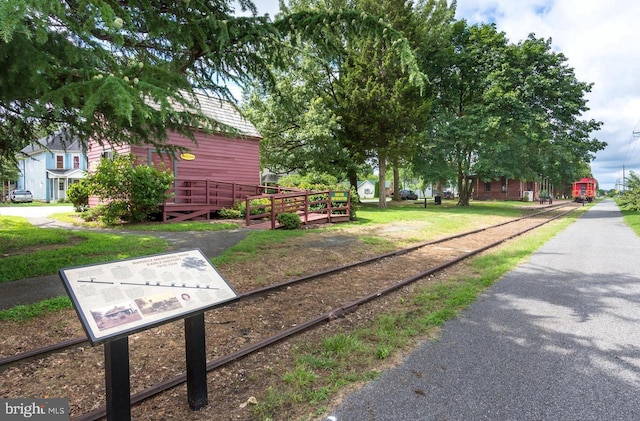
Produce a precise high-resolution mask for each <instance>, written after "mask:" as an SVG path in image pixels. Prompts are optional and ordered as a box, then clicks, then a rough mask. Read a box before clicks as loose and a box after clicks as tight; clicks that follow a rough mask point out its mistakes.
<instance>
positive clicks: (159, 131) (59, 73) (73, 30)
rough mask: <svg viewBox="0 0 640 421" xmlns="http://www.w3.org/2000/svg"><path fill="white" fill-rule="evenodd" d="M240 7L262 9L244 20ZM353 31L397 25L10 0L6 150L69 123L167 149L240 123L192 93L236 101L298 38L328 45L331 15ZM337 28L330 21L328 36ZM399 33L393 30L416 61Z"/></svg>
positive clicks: (168, 6) (0, 57)
mask: <svg viewBox="0 0 640 421" xmlns="http://www.w3.org/2000/svg"><path fill="white" fill-rule="evenodd" d="M235 4H237V5H239V7H240V8H242V9H244V10H248V11H250V12H251V13H252V14H251V16H248V17H244V16H237V14H236V11H235V6H234V5H235ZM322 19H324V20H325V21H326V20H327V19H333V20H332V22H333V21H336V22H342V23H343V24H342V26H341V27H340V28H334V30H336V31H337V30H344V31H346V32H348V33H364V32H367V31H368V32H377V33H378V36H382V31H383V29H384V28H386V26H385V25H381V24H380V23H378V22H377V21H375V20H373V19H367V18H366V17H361V16H360V15H359V14H358V13H355V12H351V13H347V12H345V13H344V14H343V16H341V17H340V19H337V17H336V16H332V15H325V16H322V15H319V14H309V13H302V14H297V15H293V16H286V17H283V19H281V20H280V21H275V22H272V21H271V20H270V19H269V18H268V17H265V16H257V15H256V9H255V6H254V4H253V3H252V2H251V1H250V0H237V1H236V0H185V1H169V2H165V1H154V0H152V1H143V0H132V1H126V2H123V1H117V0H61V1H48V0H4V1H3V2H0V154H5V155H12V154H13V153H14V152H15V151H17V150H20V149H21V148H22V147H24V146H25V145H26V144H28V143H29V142H32V141H34V140H35V139H37V138H38V137H39V136H38V135H42V133H43V132H44V133H51V132H53V131H55V130H59V129H64V130H66V131H68V132H69V135H70V136H71V135H73V136H76V137H78V138H80V139H81V141H83V142H86V140H87V139H89V138H92V139H97V140H98V141H103V142H110V143H115V144H120V143H123V142H127V143H134V144H140V143H149V144H154V145H156V146H159V147H166V146H167V145H166V140H167V137H166V130H167V129H171V130H174V131H177V132H179V133H183V134H185V135H187V136H192V129H193V128H195V127H198V128H200V129H204V130H216V129H221V128H222V129H229V128H225V127H222V126H221V124H220V123H219V122H216V121H211V120H209V119H208V118H207V117H206V116H205V115H204V114H203V113H201V112H199V104H198V103H197V100H196V99H195V97H194V96H193V95H192V94H193V93H194V92H196V91H206V92H208V93H210V94H211V95H215V96H219V97H223V98H227V99H230V100H233V98H232V95H231V92H230V91H229V89H228V87H229V86H230V85H231V84H235V85H244V84H246V83H247V82H248V81H249V80H253V79H258V80H261V81H262V82H263V83H269V82H270V81H271V80H272V78H271V74H270V69H269V65H278V64H282V60H281V57H282V53H283V51H285V50H283V46H284V45H283V43H282V40H283V39H284V38H286V37H287V36H289V34H291V33H296V34H300V35H301V36H308V37H311V38H314V37H315V39H318V40H319V41H318V42H320V41H321V40H322V35H323V33H322V31H321V29H323V28H324V26H321V25H319V24H318V23H319V22H322ZM331 29H332V27H327V28H326V31H328V30H331ZM397 35H398V34H397V33H393V34H391V35H389V36H390V37H392V38H393V39H395V40H396V41H397V44H396V45H397V48H398V50H404V52H405V53H404V54H403V55H402V57H403V60H404V63H405V64H410V62H411V61H412V60H413V59H414V57H413V56H412V54H411V51H410V50H409V49H408V47H407V46H406V41H405V40H402V39H399V37H398V36H397Z"/></svg>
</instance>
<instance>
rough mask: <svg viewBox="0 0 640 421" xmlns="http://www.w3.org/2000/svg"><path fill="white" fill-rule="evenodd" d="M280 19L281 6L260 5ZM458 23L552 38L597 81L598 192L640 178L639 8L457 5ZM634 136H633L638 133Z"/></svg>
mask: <svg viewBox="0 0 640 421" xmlns="http://www.w3.org/2000/svg"><path fill="white" fill-rule="evenodd" d="M254 4H256V6H257V7H258V11H259V13H260V14H265V13H268V14H269V15H270V16H271V17H274V16H275V15H276V13H278V10H279V9H278V0H254ZM456 18H457V19H466V20H467V22H468V23H470V24H475V23H491V22H493V23H495V24H496V27H497V29H498V30H499V31H502V32H504V33H505V34H506V35H507V38H509V41H510V42H512V43H518V42H520V41H522V40H524V39H526V38H527V36H528V35H529V34H530V33H533V34H534V35H535V36H536V37H537V38H544V39H549V38H550V39H551V41H552V42H551V46H552V48H553V49H554V50H555V51H558V52H561V53H563V54H564V55H565V56H566V57H567V59H568V61H567V64H568V66H570V67H572V68H573V69H574V70H575V74H576V77H577V79H578V80H579V81H581V82H586V83H593V88H592V91H591V92H590V93H588V94H587V95H586V98H587V99H588V101H589V102H588V104H587V106H588V107H589V108H590V110H589V111H588V112H586V113H585V114H584V115H583V116H582V118H583V119H594V120H597V121H601V122H603V125H602V127H601V129H600V130H599V131H598V132H595V133H593V134H592V137H595V138H597V139H598V140H600V141H604V142H607V144H608V146H607V147H606V148H605V149H604V150H602V151H599V152H598V153H597V154H596V159H595V160H594V161H592V162H591V170H592V172H593V176H594V177H595V178H596V179H597V180H598V182H599V185H600V188H601V189H605V190H609V189H622V185H623V177H628V175H629V172H630V171H634V172H635V173H636V174H638V175H639V176H640V2H638V1H632V0H607V1H604V0H458V1H457V9H456ZM634 133H635V134H634Z"/></svg>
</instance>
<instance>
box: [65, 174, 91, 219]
mask: <svg viewBox="0 0 640 421" xmlns="http://www.w3.org/2000/svg"><path fill="white" fill-rule="evenodd" d="M89 192H90V190H89V181H88V180H87V179H86V178H82V179H80V181H78V182H77V183H73V184H71V185H70V186H69V188H68V189H67V199H69V201H70V202H71V203H72V204H73V207H74V208H75V209H76V212H82V211H83V210H85V209H86V208H87V207H88V206H89Z"/></svg>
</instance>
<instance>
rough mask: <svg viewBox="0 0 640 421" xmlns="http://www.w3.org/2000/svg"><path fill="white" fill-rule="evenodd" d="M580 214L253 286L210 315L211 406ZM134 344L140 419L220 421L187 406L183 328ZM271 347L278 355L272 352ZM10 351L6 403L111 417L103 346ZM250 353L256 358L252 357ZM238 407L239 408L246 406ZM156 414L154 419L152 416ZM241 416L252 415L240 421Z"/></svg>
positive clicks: (514, 223)
mask: <svg viewBox="0 0 640 421" xmlns="http://www.w3.org/2000/svg"><path fill="white" fill-rule="evenodd" d="M567 208H568V209H567ZM574 209H575V206H574V205H569V206H567V205H562V204H561V205H558V206H553V207H547V208H545V209H544V210H543V211H541V212H538V213H535V214H533V215H529V216H527V217H523V218H518V219H516V220H511V221H508V222H505V223H502V224H499V225H494V226H491V227H486V228H483V229H480V230H475V231H472V232H467V233H463V234H459V235H456V236H453V237H448V238H443V239H440V240H437V241H431V242H426V243H422V244H418V245H414V246H412V247H409V248H406V249H402V250H397V251H394V252H391V253H387V254H383V255H379V256H375V257H372V258H368V259H366V260H361V261H358V262H354V263H352V264H348V265H345V266H340V267H335V268H332V269H329V270H323V271H321V272H318V273H315V274H312V275H308V276H302V277H299V278H296V279H292V280H289V281H286V282H282V283H280V284H276V285H270V286H266V287H263V288H260V289H254V290H252V291H248V292H244V293H242V294H241V295H240V297H239V299H238V300H236V301H232V302H229V303H227V304H225V305H223V306H220V307H217V308H214V309H212V310H210V311H208V312H206V314H205V324H206V335H207V342H206V345H207V361H208V363H207V369H208V371H209V376H208V382H209V384H210V386H209V395H210V405H209V407H212V406H214V407H215V406H216V405H218V404H219V402H218V399H226V398H225V396H229V395H231V394H233V396H246V397H247V398H248V397H249V396H252V395H253V391H254V390H255V389H257V387H255V383H256V382H260V381H261V380H260V379H259V377H260V376H264V372H265V371H266V372H268V367H271V366H272V365H274V364H277V360H279V359H280V358H281V357H280V355H282V353H283V352H285V351H287V350H288V348H289V347H290V345H289V344H288V342H287V341H286V339H287V338H288V337H290V336H292V335H298V334H300V333H302V332H308V331H311V330H312V329H317V328H319V326H322V325H323V324H326V323H327V322H329V321H331V320H334V319H337V318H341V317H343V316H344V315H346V314H349V313H351V312H354V311H357V310H358V309H359V308H360V307H361V306H363V305H364V304H365V303H367V302H369V301H372V300H376V299H378V298H383V297H384V296H385V295H386V294H387V293H389V292H391V291H395V290H398V289H400V288H403V287H405V286H407V285H409V284H411V283H412V282H415V281H416V280H418V279H423V278H425V277H427V276H430V275H433V274H435V273H437V272H439V271H442V270H444V269H445V268H447V267H449V266H451V265H453V264H455V263H457V262H459V261H461V260H463V259H465V258H468V257H470V256H472V255H474V254H477V253H480V252H482V251H484V250H487V249H489V248H491V247H495V246H497V245H499V244H501V243H503V242H504V241H506V240H508V239H511V238H513V237H515V236H518V235H521V234H523V233H525V232H527V231H529V230H532V229H535V228H537V227H539V226H541V225H543V224H545V223H547V222H550V221H552V220H554V219H556V218H559V217H562V216H564V215H565V214H567V213H568V212H571V211H572V210H574ZM292 269H293V270H294V271H297V269H299V268H292ZM300 271H301V272H302V270H300ZM383 299H384V298H383ZM129 346H130V378H131V394H132V404H133V405H134V408H133V410H132V414H133V416H134V418H135V419H211V418H210V417H211V416H212V414H215V413H216V412H215V408H213V409H207V410H203V411H200V412H190V411H189V409H188V405H187V403H186V391H185V389H186V387H185V386H184V382H185V379H186V376H185V375H184V374H183V373H184V370H185V362H184V355H185V351H184V326H183V324H182V323H181V322H174V323H170V324H167V325H163V326H160V327H156V328H153V329H150V330H148V331H144V332H141V333H137V334H134V335H132V336H131V337H130V338H129ZM269 348H272V349H274V348H278V351H273V352H270V351H268V350H269ZM3 354H4V355H3V358H2V359H0V370H1V371H0V373H2V375H1V379H2V380H1V383H0V389H2V390H4V391H5V392H4V393H3V397H24V396H43V395H47V396H54V397H68V398H69V399H70V405H71V407H70V409H71V416H72V419H82V420H94V419H100V418H102V417H104V416H105V407H104V402H105V390H104V351H103V347H102V346H96V347H90V346H88V342H87V341H86V338H81V337H78V338H75V339H73V338H72V339H69V340H67V341H65V342H61V343H60V344H57V345H48V346H44V347H43V348H39V349H33V350H30V351H27V352H21V353H18V352H17V351H11V350H7V349H5V350H3ZM12 354H13V355H12ZM248 356H251V358H245V357H248ZM258 373H262V374H258ZM9 379H11V380H9ZM16 379H17V380H20V379H22V381H17V380H16ZM30 379H31V380H30ZM168 402H172V403H168ZM233 406H234V408H236V410H238V405H237V402H236V403H234V405H233ZM150 411H151V412H150ZM207 411H213V412H207ZM238 411H239V410H238ZM149 413H153V416H147V417H145V416H143V414H149ZM226 413H229V412H228V411H227V412H226ZM198 414H199V415H198ZM244 414H245V415H244V416H245V417H246V416H247V415H246V412H244ZM199 417H201V418H199ZM216 419H229V418H216ZM234 419H251V418H242V417H240V416H234Z"/></svg>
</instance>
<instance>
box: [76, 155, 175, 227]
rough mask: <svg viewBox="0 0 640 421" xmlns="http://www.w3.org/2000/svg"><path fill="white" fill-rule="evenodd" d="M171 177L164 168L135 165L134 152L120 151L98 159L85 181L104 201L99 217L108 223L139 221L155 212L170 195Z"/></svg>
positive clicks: (94, 193)
mask: <svg viewBox="0 0 640 421" xmlns="http://www.w3.org/2000/svg"><path fill="white" fill-rule="evenodd" d="M173 179H174V177H173V174H172V173H171V171H170V170H168V169H164V168H156V167H154V166H149V165H137V163H136V158H135V156H133V155H120V156H116V157H115V158H114V159H113V160H110V159H102V161H100V165H99V166H98V169H97V171H96V172H95V173H94V174H91V175H90V176H89V177H88V181H87V182H88V185H89V193H90V194H92V195H96V196H98V197H99V198H100V199H101V200H104V201H106V202H107V204H106V205H105V213H104V215H103V216H102V218H103V222H105V223H106V224H110V225H111V224H114V223H117V222H119V220H122V221H126V222H143V221H145V220H147V218H148V217H149V215H151V214H154V213H156V212H158V211H159V210H160V205H162V203H164V202H165V201H166V200H167V199H169V197H170V196H169V194H168V190H169V188H171V183H172V182H173Z"/></svg>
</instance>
